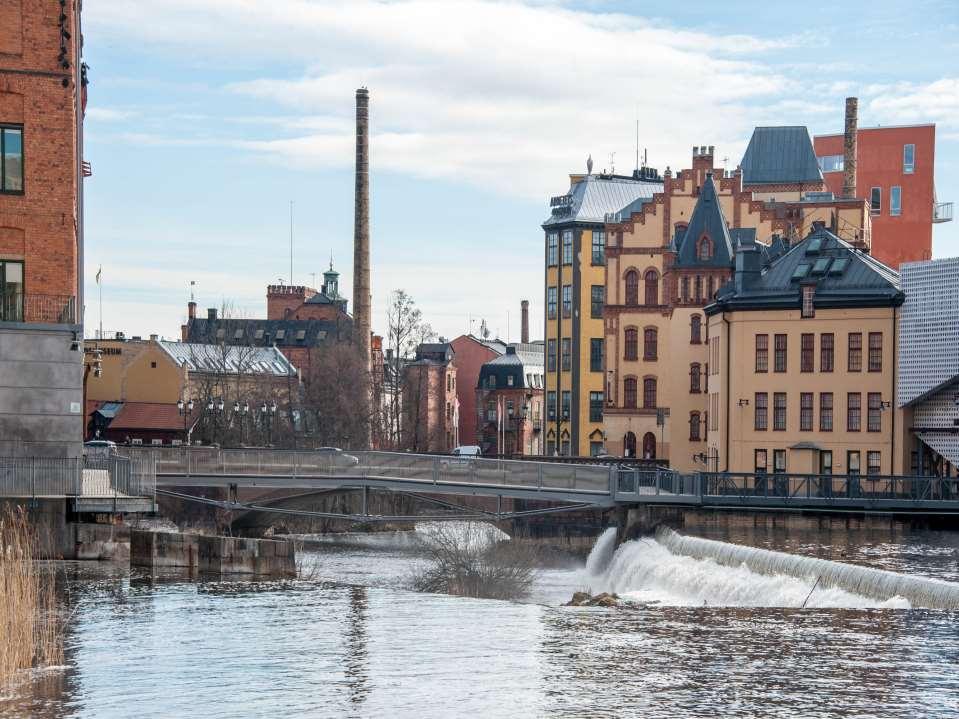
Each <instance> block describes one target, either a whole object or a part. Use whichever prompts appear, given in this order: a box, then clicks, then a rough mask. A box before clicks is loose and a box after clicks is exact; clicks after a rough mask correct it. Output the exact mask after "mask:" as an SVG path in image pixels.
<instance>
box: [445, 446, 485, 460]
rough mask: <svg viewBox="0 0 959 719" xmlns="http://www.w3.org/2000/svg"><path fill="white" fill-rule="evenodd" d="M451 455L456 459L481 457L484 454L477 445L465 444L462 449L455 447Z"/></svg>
mask: <svg viewBox="0 0 959 719" xmlns="http://www.w3.org/2000/svg"><path fill="white" fill-rule="evenodd" d="M450 454H452V455H453V456H454V457H479V456H480V455H482V454H483V450H481V449H480V448H479V447H478V446H477V445H475V444H464V445H463V446H461V447H454V448H453V451H452V452H450Z"/></svg>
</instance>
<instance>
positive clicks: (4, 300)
mask: <svg viewBox="0 0 959 719" xmlns="http://www.w3.org/2000/svg"><path fill="white" fill-rule="evenodd" d="M76 321H77V302H76V298H75V297H73V296H71V295H35V294H26V295H22V294H8V295H4V296H2V297H0V322H37V323H40V324H76Z"/></svg>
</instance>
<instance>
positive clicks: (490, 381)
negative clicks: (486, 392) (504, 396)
mask: <svg viewBox="0 0 959 719" xmlns="http://www.w3.org/2000/svg"><path fill="white" fill-rule="evenodd" d="M486 386H487V387H489V388H490V389H496V375H495V374H491V375H490V376H489V377H487V378H486Z"/></svg>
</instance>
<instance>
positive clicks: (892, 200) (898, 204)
mask: <svg viewBox="0 0 959 719" xmlns="http://www.w3.org/2000/svg"><path fill="white" fill-rule="evenodd" d="M901 214H902V187H900V186H899V185H893V186H892V187H890V188H889V216H890V217H899V216H900V215H901Z"/></svg>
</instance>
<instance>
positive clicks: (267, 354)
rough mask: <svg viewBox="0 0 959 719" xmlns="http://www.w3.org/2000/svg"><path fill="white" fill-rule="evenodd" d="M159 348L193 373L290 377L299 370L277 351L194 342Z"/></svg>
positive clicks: (274, 348) (162, 345) (179, 365)
mask: <svg viewBox="0 0 959 719" xmlns="http://www.w3.org/2000/svg"><path fill="white" fill-rule="evenodd" d="M157 344H159V345H160V347H161V348H163V350H164V351H165V352H166V353H167V354H168V355H170V357H172V358H173V361H174V362H176V364H177V366H178V367H186V368H187V369H189V370H191V371H194V372H226V373H228V374H254V375H273V376H275V377H287V376H293V375H296V367H294V366H293V365H292V364H290V361H289V360H288V359H287V358H286V357H284V356H283V353H282V352H280V350H278V349H277V348H276V347H243V346H232V345H205V344H196V343H192V342H169V341H166V340H160V341H159V342H158V343H157Z"/></svg>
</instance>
